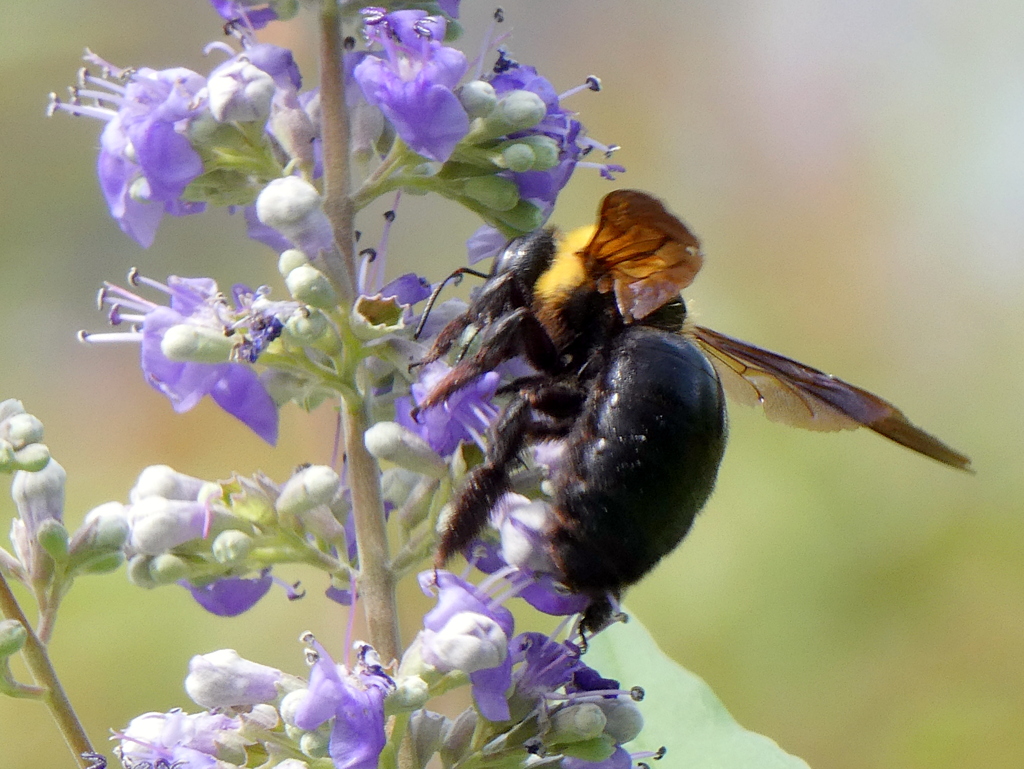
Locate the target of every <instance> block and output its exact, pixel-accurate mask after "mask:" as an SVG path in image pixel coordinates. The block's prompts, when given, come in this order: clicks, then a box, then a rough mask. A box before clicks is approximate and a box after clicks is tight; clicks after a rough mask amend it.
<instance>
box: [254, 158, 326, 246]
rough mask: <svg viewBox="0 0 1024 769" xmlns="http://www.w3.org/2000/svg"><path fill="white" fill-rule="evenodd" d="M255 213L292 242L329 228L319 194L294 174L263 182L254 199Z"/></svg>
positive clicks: (301, 240) (300, 240)
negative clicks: (264, 185)
mask: <svg viewBox="0 0 1024 769" xmlns="http://www.w3.org/2000/svg"><path fill="white" fill-rule="evenodd" d="M256 216H258V217H259V220H260V221H261V222H263V223H264V224H265V225H267V226H268V227H273V228H274V229H275V230H277V231H278V232H280V233H281V234H282V235H284V236H285V237H286V238H288V239H289V240H290V241H292V242H293V243H295V244H296V245H299V244H301V243H303V242H304V241H306V240H308V239H309V238H310V237H311V236H315V235H317V234H320V233H321V232H322V231H326V232H327V233H329V232H330V228H331V225H330V222H329V221H328V220H327V216H326V215H325V214H324V212H323V209H322V208H321V200H320V193H318V192H317V191H316V187H314V186H313V185H312V184H310V183H309V182H307V181H304V180H302V179H300V178H299V177H297V176H285V177H282V178H280V179H274V180H273V181H271V182H270V183H269V184H267V186H266V187H264V188H263V191H262V192H260V194H259V197H258V198H256ZM307 253H308V252H307Z"/></svg>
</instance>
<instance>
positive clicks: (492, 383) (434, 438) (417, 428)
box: [395, 361, 501, 456]
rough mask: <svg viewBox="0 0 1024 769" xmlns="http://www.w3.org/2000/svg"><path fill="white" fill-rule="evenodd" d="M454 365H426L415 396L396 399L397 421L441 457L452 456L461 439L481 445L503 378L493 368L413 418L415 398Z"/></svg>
mask: <svg viewBox="0 0 1024 769" xmlns="http://www.w3.org/2000/svg"><path fill="white" fill-rule="evenodd" d="M450 370H451V368H450V367H449V366H448V365H447V364H446V363H444V362H443V361H435V362H434V363H431V364H430V365H429V366H424V367H423V369H422V370H421V372H420V378H419V381H418V382H416V383H415V384H414V385H413V386H412V388H411V390H412V398H411V399H410V398H405V397H403V398H396V399H395V420H396V421H397V422H398V423H399V424H400V425H402V427H405V428H406V429H407V430H410V431H411V432H414V433H416V434H417V435H419V436H420V437H421V438H423V440H425V441H426V442H427V443H428V444H429V445H430V448H432V449H433V450H434V451H436V452H437V453H438V454H440V455H441V456H449V455H451V454H452V452H454V451H455V449H456V448H457V447H458V445H459V443H460V442H461V441H468V440H472V441H475V442H476V443H477V444H479V445H480V446H481V447H482V446H483V445H484V441H483V435H484V433H485V432H486V431H487V427H488V425H489V424H490V423H491V420H493V419H494V417H495V416H497V414H498V409H497V408H496V407H495V406H494V405H493V404H492V403H491V399H492V398H494V394H495V392H496V391H497V389H498V384H499V382H500V380H501V377H500V375H499V374H498V373H496V372H494V371H489V372H487V373H486V374H484V375H483V376H481V377H479V378H477V379H475V380H473V381H472V382H470V383H469V384H468V385H466V386H465V387H463V388H462V389H461V390H459V391H458V392H456V393H454V394H453V395H452V396H451V397H449V398H448V400H446V401H445V402H444V403H442V404H439V405H437V406H434V407H433V408H430V409H426V410H425V411H421V412H419V414H418V415H417V417H416V418H415V419H414V418H413V417H412V407H413V400H415V402H416V403H417V404H418V403H422V402H423V401H424V400H425V399H426V397H427V395H428V394H429V393H430V392H431V391H432V390H433V389H434V387H435V386H436V385H437V383H438V382H440V381H441V380H442V379H443V378H444V377H445V375H446V374H447V373H448V372H449V371H450Z"/></svg>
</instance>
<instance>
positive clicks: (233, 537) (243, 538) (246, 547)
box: [210, 529, 253, 566]
mask: <svg viewBox="0 0 1024 769" xmlns="http://www.w3.org/2000/svg"><path fill="white" fill-rule="evenodd" d="M252 545H253V541H252V537H250V536H249V535H248V534H246V533H245V532H244V531H238V529H228V530H227V531H222V532H221V533H220V534H218V535H217V537H216V538H215V539H214V540H213V544H212V545H211V546H210V549H211V551H212V552H213V557H214V559H216V561H217V563H222V564H224V565H225V566H233V565H234V564H236V563H239V562H240V561H244V560H245V559H246V557H248V555H249V553H250V552H252Z"/></svg>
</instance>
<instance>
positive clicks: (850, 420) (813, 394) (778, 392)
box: [688, 326, 971, 470]
mask: <svg viewBox="0 0 1024 769" xmlns="http://www.w3.org/2000/svg"><path fill="white" fill-rule="evenodd" d="M688 331H689V333H690V334H692V335H693V337H694V338H695V339H696V340H697V342H698V343H699V344H700V346H701V347H702V348H703V349H704V352H705V353H707V356H708V358H709V359H710V361H711V363H712V365H713V366H714V367H715V370H716V371H717V372H718V376H719V377H720V378H721V380H722V387H723V389H724V390H725V392H726V394H727V395H728V396H729V397H730V398H733V399H734V400H737V401H739V402H740V403H743V404H746V405H748V406H761V407H762V408H763V409H764V412H765V415H766V416H767V417H768V418H769V419H771V420H773V421H776V422H784V423H785V424H788V425H793V426H794V427H803V428H806V429H808V430H851V429H853V428H856V427H862V426H863V427H867V428H869V429H871V430H874V431H875V432H876V433H878V434H879V435H884V436H885V437H886V438H889V439H890V440H893V441H896V443H899V444H900V445H902V446H906V447H907V448H908V449H912V450H913V451H917V452H919V453H921V454H924V455H925V456H929V457H931V458H932V459H937V460H938V461H939V462H942V463H943V464H947V465H950V466H951V467H956V468H959V469H961V470H971V460H970V459H969V458H968V457H966V456H964V455H963V454H961V453H960V452H958V451H956V450H954V449H953V448H951V447H949V446H947V445H946V444H945V443H943V442H942V441H940V440H939V439H938V438H936V437H934V436H933V435H929V434H928V433H926V432H925V431H924V430H922V429H921V428H919V427H917V426H916V425H914V424H912V423H911V422H910V420H908V419H907V418H906V417H905V416H904V415H903V412H902V411H900V410H899V409H898V408H896V407H895V406H894V405H892V404H891V403H889V402H888V401H886V400H883V399H882V398H879V397H878V396H877V395H874V394H872V393H869V392H868V391H867V390H862V389H861V388H859V387H855V386H854V385H852V384H848V383H847V382H844V381H843V380H841V379H836V378H835V377H834V376H832V375H830V374H826V373H825V372H823V371H819V370H818V369H815V368H811V367H810V366H805V365H804V364H803V363H798V362H797V361H795V360H792V359H790V358H786V357H783V356H782V355H778V354H777V353H774V352H770V351H768V350H763V349H761V348H760V347H755V346H754V345H752V344H747V343H746V342H743V341H740V340H739V339H734V338H733V337H731V336H726V335H725V334H720V333H718V332H717V331H712V330H711V329H709V328H704V327H702V326H694V327H692V328H690V329H689V330H688Z"/></svg>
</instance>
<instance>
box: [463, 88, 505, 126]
mask: <svg viewBox="0 0 1024 769" xmlns="http://www.w3.org/2000/svg"><path fill="white" fill-rule="evenodd" d="M459 101H460V102H461V103H462V108H463V109H464V110H466V113H467V114H468V115H469V117H470V119H472V118H475V117H487V116H488V115H489V114H491V110H493V109H494V105H495V104H497V103H498V96H497V94H496V93H495V92H494V86H492V85H491V84H490V83H487V82H485V81H483V80H471V81H470V82H468V83H466V84H465V85H464V86H462V88H460V89H459Z"/></svg>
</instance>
